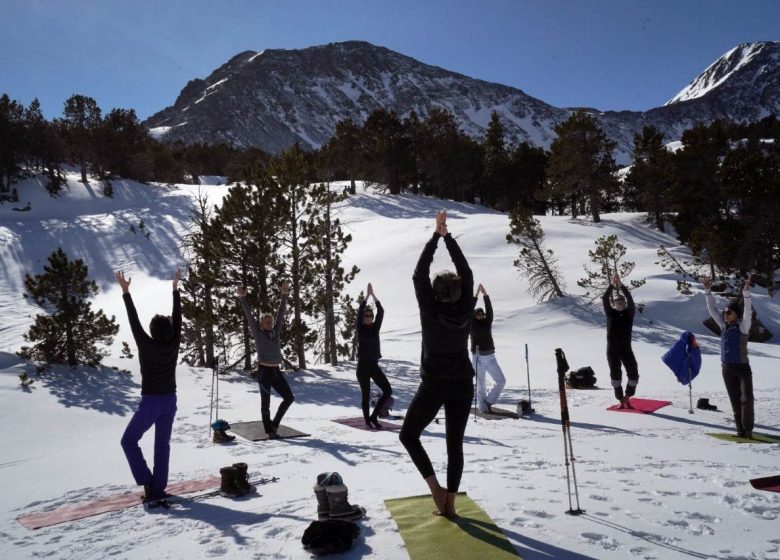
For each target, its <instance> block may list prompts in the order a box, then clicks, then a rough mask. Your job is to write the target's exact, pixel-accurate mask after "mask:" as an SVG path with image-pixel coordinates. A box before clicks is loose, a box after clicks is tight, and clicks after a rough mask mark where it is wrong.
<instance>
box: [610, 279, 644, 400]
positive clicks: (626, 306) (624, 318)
mask: <svg viewBox="0 0 780 560" xmlns="http://www.w3.org/2000/svg"><path fill="white" fill-rule="evenodd" d="M617 289H619V290H620V292H621V293H619V294H618V295H617V296H615V298H614V300H612V293H613V291H615V290H617ZM601 299H602V304H603V305H604V315H606V317H607V364H608V365H609V377H610V379H611V380H612V388H613V389H614V390H615V398H616V399H617V400H618V401H619V402H620V408H632V407H631V397H633V396H634V394H635V393H636V387H637V385H638V384H639V366H638V365H637V363H636V357H635V356H634V350H633V349H632V348H631V331H632V330H633V326H634V314H635V313H636V306H635V305H634V298H632V297H631V292H629V291H628V288H626V287H625V286H624V285H623V284H621V283H620V277H619V276H618V275H617V274H615V276H613V277H612V282H611V283H610V285H609V287H608V288H607V290H606V291H605V292H604V295H603V296H602V298H601ZM621 364H622V365H623V367H625V368H626V377H628V381H626V390H625V393H624V392H623V371H622V369H621Z"/></svg>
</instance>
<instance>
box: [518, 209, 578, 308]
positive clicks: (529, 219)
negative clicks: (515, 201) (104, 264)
mask: <svg viewBox="0 0 780 560" xmlns="http://www.w3.org/2000/svg"><path fill="white" fill-rule="evenodd" d="M506 240H507V243H514V244H516V245H520V256H519V257H518V259H517V260H515V262H514V265H515V267H517V268H518V269H519V270H520V272H521V273H522V274H523V276H525V277H526V278H528V282H529V289H528V291H529V293H530V294H531V295H532V296H534V297H538V298H539V301H545V300H548V299H554V298H557V297H563V296H564V295H565V294H564V293H563V288H565V287H566V286H565V285H564V283H563V278H562V277H561V273H560V272H559V270H558V266H557V261H556V259H555V255H554V254H553V251H552V249H545V248H544V231H543V230H542V226H541V224H540V223H539V220H537V219H536V218H534V217H533V215H532V214H531V213H530V212H528V211H527V210H525V209H523V208H521V207H517V208H515V210H513V211H512V213H511V215H510V225H509V234H508V235H507V236H506Z"/></svg>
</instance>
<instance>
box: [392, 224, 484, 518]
mask: <svg viewBox="0 0 780 560" xmlns="http://www.w3.org/2000/svg"><path fill="white" fill-rule="evenodd" d="M441 238H443V239H444V244H445V245H446V247H447V251H448V252H449V254H450V258H451V259H452V262H453V263H454V264H455V270H456V271H457V274H456V273H453V272H449V271H447V272H440V273H438V274H436V275H435V276H434V278H433V282H431V279H430V277H429V274H430V269H431V263H432V262H433V254H434V253H435V252H436V246H437V245H438V243H439V239H441ZM412 280H413V282H414V291H415V295H416V296H417V303H418V305H419V307H420V323H421V325H422V353H421V357H420V376H421V377H422V382H421V383H420V386H419V388H418V389H417V393H416V394H415V395H414V398H413V399H412V402H411V403H410V404H409V409H408V410H407V412H406V418H405V419H404V423H403V426H402V427H401V433H400V439H401V443H402V444H403V446H404V447H405V448H406V450H407V452H408V453H409V456H410V457H411V459H412V461H413V462H414V464H415V466H416V467H417V470H418V471H420V474H421V475H422V477H423V478H424V479H425V482H426V483H427V484H428V488H429V489H430V491H431V496H432V498H433V501H434V503H435V504H436V509H437V511H436V512H434V513H438V514H440V515H446V516H448V517H453V516H455V496H456V494H457V492H458V487H459V485H460V479H461V476H462V474H463V435H464V434H465V432H466V424H467V423H468V418H469V411H470V410H471V401H472V399H473V398H474V386H473V385H472V379H473V378H474V368H473V367H472V366H471V360H469V352H468V337H469V332H470V331H471V320H472V317H473V314H474V300H473V299H472V297H471V292H472V290H473V289H474V276H473V274H472V272H471V269H470V268H469V265H468V262H466V258H465V257H464V256H463V253H462V252H461V250H460V247H458V244H457V243H456V241H455V239H453V237H452V236H451V235H450V234H449V232H448V230H447V213H446V212H437V214H436V231H435V233H434V234H433V237H431V239H429V240H428V242H427V243H426V244H425V248H424V249H423V252H422V254H421V255H420V259H419V261H418V262H417V266H416V267H415V269H414V275H413V276H412ZM442 405H444V415H445V429H446V441H447V488H446V489H445V488H442V487H441V485H440V484H439V481H438V479H437V478H436V474H435V473H434V471H433V466H432V465H431V460H430V459H429V458H428V454H427V453H426V452H425V449H424V448H423V446H422V443H421V442H420V434H421V433H422V431H423V430H424V429H425V427H426V426H428V424H430V423H431V422H432V421H433V419H434V418H435V417H436V414H437V413H438V411H439V409H440V408H441V407H442Z"/></svg>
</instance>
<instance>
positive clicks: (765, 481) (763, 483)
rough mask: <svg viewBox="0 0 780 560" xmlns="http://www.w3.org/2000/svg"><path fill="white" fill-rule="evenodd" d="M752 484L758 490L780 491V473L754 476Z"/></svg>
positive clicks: (751, 480)
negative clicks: (761, 476) (759, 476)
mask: <svg viewBox="0 0 780 560" xmlns="http://www.w3.org/2000/svg"><path fill="white" fill-rule="evenodd" d="M750 485H751V486H752V487H753V488H755V489H756V490H767V491H768V492H780V474H778V475H775V476H765V477H763V478H752V479H750Z"/></svg>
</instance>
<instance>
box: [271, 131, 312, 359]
mask: <svg viewBox="0 0 780 560" xmlns="http://www.w3.org/2000/svg"><path fill="white" fill-rule="evenodd" d="M271 169H272V174H273V175H274V176H275V178H276V183H277V186H278V190H277V191H276V192H277V193H278V194H277V202H276V206H275V208H276V209H277V216H278V218H279V220H280V221H279V228H278V230H277V231H278V240H279V242H280V244H281V250H282V251H283V255H284V261H285V262H284V271H285V272H286V273H287V274H288V277H289V279H290V287H291V296H292V297H291V304H292V311H293V320H292V324H291V326H290V337H291V339H292V346H293V348H292V350H293V353H294V354H295V357H296V359H297V362H298V368H300V369H306V346H307V345H310V344H312V343H313V342H314V341H315V340H316V337H317V335H316V333H315V332H313V331H312V329H311V327H310V326H309V325H308V324H307V323H306V321H305V316H306V315H308V316H311V312H312V310H313V306H314V295H315V291H316V286H315V284H314V278H315V275H316V273H315V262H314V261H313V260H312V258H311V257H312V252H313V250H314V247H315V245H316V243H317V240H316V239H313V238H312V237H311V235H312V233H313V231H314V229H315V228H314V227H313V225H312V224H311V223H310V221H311V219H312V215H313V210H314V208H313V207H312V204H311V198H310V196H309V194H310V184H309V180H308V179H309V176H310V174H311V170H310V169H309V166H308V164H307V160H306V157H305V154H304V153H303V150H301V148H300V147H299V146H298V145H295V146H293V147H291V148H288V149H287V150H284V151H283V152H282V153H280V154H279V156H278V157H277V158H276V159H275V160H274V161H273V162H272V164H271Z"/></svg>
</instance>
